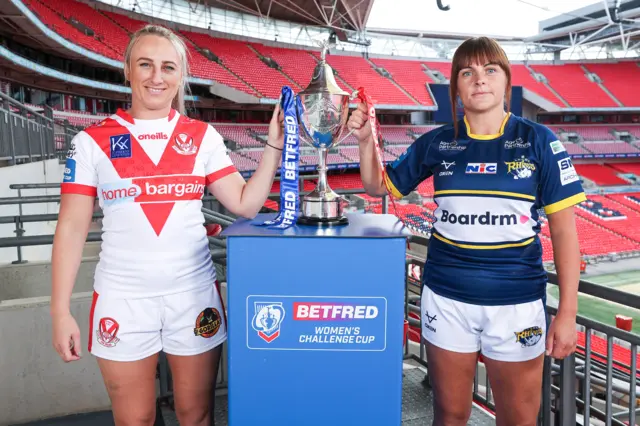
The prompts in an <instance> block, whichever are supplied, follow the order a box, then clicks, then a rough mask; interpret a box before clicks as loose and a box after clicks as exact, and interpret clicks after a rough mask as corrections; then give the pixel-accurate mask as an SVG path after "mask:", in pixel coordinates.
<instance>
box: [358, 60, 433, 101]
mask: <svg viewBox="0 0 640 426" xmlns="http://www.w3.org/2000/svg"><path fill="white" fill-rule="evenodd" d="M371 62H373V63H374V64H376V65H377V66H379V67H382V68H384V69H385V70H386V71H388V72H389V73H390V74H391V78H393V79H394V80H395V82H396V83H398V84H399V85H400V86H402V88H404V89H405V90H406V91H407V92H409V94H411V96H413V97H414V98H416V99H417V100H418V101H419V102H420V104H422V105H425V106H433V105H434V103H433V99H432V98H431V93H430V92H429V90H428V89H427V85H428V84H429V83H433V82H434V81H433V80H432V79H431V78H430V77H429V76H428V75H427V74H426V73H425V69H424V68H423V67H422V63H421V62H420V61H410V60H401V59H373V58H372V59H371Z"/></svg>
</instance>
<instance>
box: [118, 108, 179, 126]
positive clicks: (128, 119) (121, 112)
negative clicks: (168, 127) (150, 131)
mask: <svg viewBox="0 0 640 426" xmlns="http://www.w3.org/2000/svg"><path fill="white" fill-rule="evenodd" d="M176 114H177V111H176V110H175V109H173V108H171V109H170V110H169V115H168V116H167V121H171V120H173V117H175V116H176ZM116 115H117V116H118V117H120V118H122V119H123V120H124V121H126V122H127V123H130V124H136V123H135V120H134V119H133V117H132V116H131V115H130V114H129V113H128V112H126V111H125V110H123V109H122V108H118V110H117V111H116Z"/></svg>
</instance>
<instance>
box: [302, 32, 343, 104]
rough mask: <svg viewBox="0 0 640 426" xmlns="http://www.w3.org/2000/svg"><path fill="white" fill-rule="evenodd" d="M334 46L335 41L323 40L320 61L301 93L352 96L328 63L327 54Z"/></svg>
mask: <svg viewBox="0 0 640 426" xmlns="http://www.w3.org/2000/svg"><path fill="white" fill-rule="evenodd" d="M332 46H333V43H331V42H330V41H323V42H322V43H321V47H322V52H321V54H320V62H319V63H318V64H317V65H316V68H315V69H314V71H313V76H312V77H311V82H310V83H309V85H308V86H307V88H306V89H304V90H303V91H301V92H300V94H301V95H310V94H316V93H328V94H330V95H344V96H350V94H349V93H348V92H345V91H344V90H342V89H341V88H340V86H338V83H336V79H335V76H334V75H333V68H331V66H330V65H329V64H327V60H326V55H327V52H328V51H329V49H330V48H331V47H332Z"/></svg>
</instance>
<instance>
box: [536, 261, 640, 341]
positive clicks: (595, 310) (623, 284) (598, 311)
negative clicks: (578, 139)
mask: <svg viewBox="0 0 640 426" xmlns="http://www.w3.org/2000/svg"><path fill="white" fill-rule="evenodd" d="M587 280H589V281H590V282H592V283H594V284H599V285H604V286H607V287H612V288H615V289H616V290H620V291H625V292H627V293H631V294H640V270H632V271H624V272H616V273H610V274H602V275H595V276H589V277H588V278H587ZM547 294H548V295H549V296H551V297H553V298H555V299H558V295H559V294H558V287H557V286H555V285H549V286H548V290H547ZM578 315H580V316H583V317H586V318H590V319H592V320H595V321H599V322H602V323H604V324H607V325H610V326H613V327H615V326H616V315H625V316H628V317H631V318H633V328H632V329H631V332H632V333H636V334H640V312H639V311H637V310H635V309H633V308H627V307H625V306H622V305H620V304H618V303H612V302H607V301H605V300H602V299H598V298H595V297H592V296H588V295H584V294H580V295H578Z"/></svg>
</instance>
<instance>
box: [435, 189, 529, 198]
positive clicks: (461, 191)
mask: <svg viewBox="0 0 640 426" xmlns="http://www.w3.org/2000/svg"><path fill="white" fill-rule="evenodd" d="M453 194H465V195H474V194H475V195H502V196H505V197H513V198H521V199H525V200H533V201H535V200H536V197H535V196H534V195H529V194H520V193H517V192H506V191H483V190H480V189H447V190H444V191H436V192H434V194H433V195H434V196H438V195H453Z"/></svg>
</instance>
